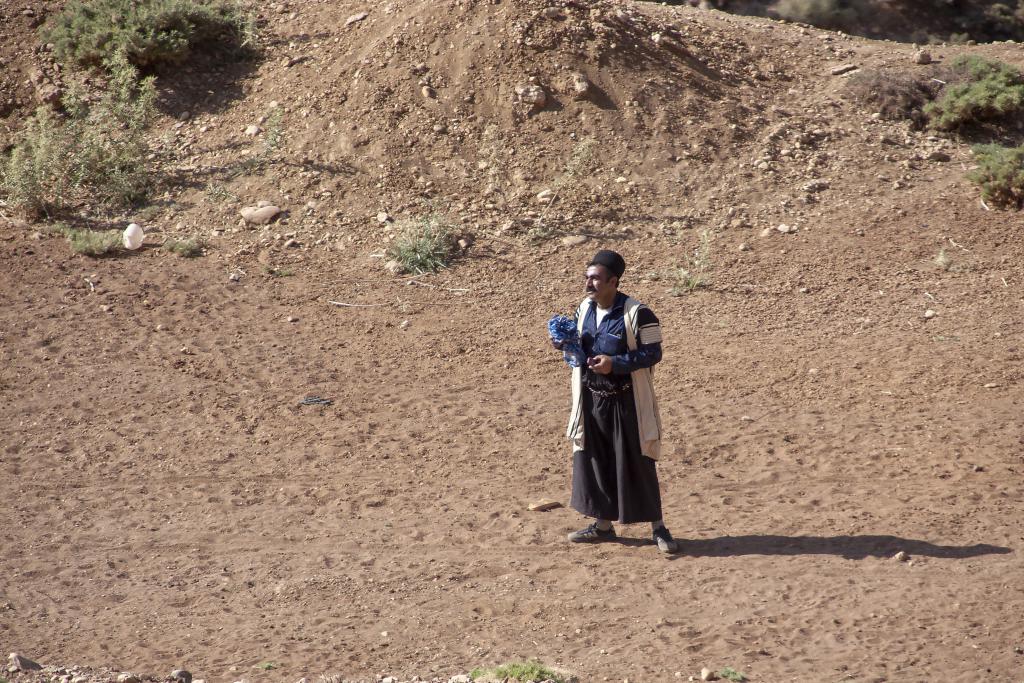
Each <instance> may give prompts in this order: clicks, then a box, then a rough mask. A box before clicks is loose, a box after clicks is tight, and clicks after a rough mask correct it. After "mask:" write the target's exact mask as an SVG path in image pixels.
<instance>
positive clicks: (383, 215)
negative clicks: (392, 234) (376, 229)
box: [377, 211, 391, 223]
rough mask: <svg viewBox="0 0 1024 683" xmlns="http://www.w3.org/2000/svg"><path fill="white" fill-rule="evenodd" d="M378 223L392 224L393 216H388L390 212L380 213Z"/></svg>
mask: <svg viewBox="0 0 1024 683" xmlns="http://www.w3.org/2000/svg"><path fill="white" fill-rule="evenodd" d="M377 222H378V223H390V222H391V216H390V214H388V212H387V211H381V212H379V213H378V214H377Z"/></svg>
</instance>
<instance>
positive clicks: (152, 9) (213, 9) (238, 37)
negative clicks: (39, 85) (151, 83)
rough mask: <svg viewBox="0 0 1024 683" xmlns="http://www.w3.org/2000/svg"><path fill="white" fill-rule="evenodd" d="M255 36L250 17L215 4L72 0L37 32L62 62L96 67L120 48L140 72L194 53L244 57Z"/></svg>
mask: <svg viewBox="0 0 1024 683" xmlns="http://www.w3.org/2000/svg"><path fill="white" fill-rule="evenodd" d="M255 33H256V29H255V20H254V18H253V15H251V14H250V13H247V12H245V11H243V10H242V9H241V8H240V7H239V6H238V5H236V4H233V3H229V2H222V1H220V0H212V1H203V0H73V1H72V2H69V3H68V4H67V5H66V6H65V7H64V9H63V11H61V12H60V13H59V14H56V15H55V16H54V17H53V18H52V19H51V20H50V21H49V22H47V24H46V25H44V27H43V28H42V29H41V37H42V39H43V42H44V43H52V44H53V46H54V49H53V51H54V54H55V55H56V57H57V58H58V59H59V60H61V61H63V62H65V63H67V64H73V65H78V66H84V67H102V66H106V64H107V61H108V60H109V59H110V58H111V57H112V56H113V55H114V54H115V52H117V51H122V50H123V51H124V53H125V55H126V57H127V59H128V61H129V62H131V63H132V64H133V65H135V66H137V67H139V68H143V69H151V68H153V67H155V66H157V65H161V64H171V65H174V64H180V63H182V62H184V61H186V60H187V59H188V57H189V55H190V54H191V53H192V51H193V50H197V49H206V50H218V51H224V50H225V49H226V50H227V51H228V52H231V53H236V54H241V53H245V52H248V51H251V50H252V49H253V48H254V43H255Z"/></svg>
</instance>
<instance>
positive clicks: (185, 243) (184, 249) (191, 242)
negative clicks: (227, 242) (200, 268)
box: [162, 237, 206, 258]
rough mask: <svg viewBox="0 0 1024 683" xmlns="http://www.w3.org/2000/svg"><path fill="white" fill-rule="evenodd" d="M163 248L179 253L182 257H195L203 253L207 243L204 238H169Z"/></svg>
mask: <svg viewBox="0 0 1024 683" xmlns="http://www.w3.org/2000/svg"><path fill="white" fill-rule="evenodd" d="M162 248H163V250H164V251H169V252H171V253H172V254H177V255H178V256H181V257H182V258H195V257H197V256H202V255H203V249H205V248H206V245H205V244H204V243H203V241H202V240H200V239H198V238H196V237H192V238H189V239H187V240H176V239H168V240H166V241H165V242H164V243H163V247H162Z"/></svg>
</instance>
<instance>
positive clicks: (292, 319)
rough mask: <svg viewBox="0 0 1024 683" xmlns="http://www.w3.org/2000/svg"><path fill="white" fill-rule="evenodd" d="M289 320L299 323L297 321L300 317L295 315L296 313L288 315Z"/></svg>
mask: <svg viewBox="0 0 1024 683" xmlns="http://www.w3.org/2000/svg"><path fill="white" fill-rule="evenodd" d="M288 322H290V323H297V322H299V319H298V318H297V317H295V316H294V315H290V316H288Z"/></svg>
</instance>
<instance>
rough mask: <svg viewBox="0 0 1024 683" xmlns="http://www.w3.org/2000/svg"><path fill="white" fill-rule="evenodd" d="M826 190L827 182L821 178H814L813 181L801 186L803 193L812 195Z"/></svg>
mask: <svg viewBox="0 0 1024 683" xmlns="http://www.w3.org/2000/svg"><path fill="white" fill-rule="evenodd" d="M828 188H829V182H828V181H827V180H822V179H821V178H815V179H814V180H809V181H807V182H806V183H804V185H803V187H802V188H801V189H802V190H803V191H804V192H807V193H810V194H813V193H815V192H821V191H823V190H827V189H828Z"/></svg>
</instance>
